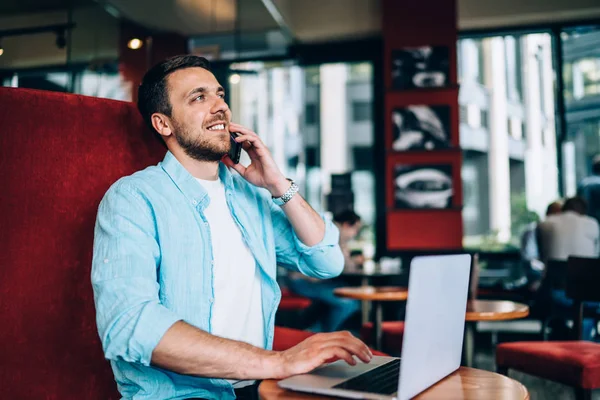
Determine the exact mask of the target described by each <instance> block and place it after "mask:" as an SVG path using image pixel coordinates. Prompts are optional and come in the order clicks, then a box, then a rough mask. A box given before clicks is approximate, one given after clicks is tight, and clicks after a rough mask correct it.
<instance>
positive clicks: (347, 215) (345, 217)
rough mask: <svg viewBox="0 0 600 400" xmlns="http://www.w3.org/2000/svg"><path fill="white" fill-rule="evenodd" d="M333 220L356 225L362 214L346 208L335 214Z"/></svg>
mask: <svg viewBox="0 0 600 400" xmlns="http://www.w3.org/2000/svg"><path fill="white" fill-rule="evenodd" d="M333 221H334V222H337V223H338V224H350V225H354V224H356V223H357V222H360V216H359V215H358V214H357V213H355V212H354V211H352V210H345V211H342V212H339V213H337V214H335V215H334V216H333Z"/></svg>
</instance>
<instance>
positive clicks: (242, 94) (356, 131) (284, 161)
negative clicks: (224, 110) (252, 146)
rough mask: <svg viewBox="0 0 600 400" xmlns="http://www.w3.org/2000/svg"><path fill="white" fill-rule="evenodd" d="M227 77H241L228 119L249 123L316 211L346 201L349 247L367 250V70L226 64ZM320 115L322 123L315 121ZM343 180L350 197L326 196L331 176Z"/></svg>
mask: <svg viewBox="0 0 600 400" xmlns="http://www.w3.org/2000/svg"><path fill="white" fill-rule="evenodd" d="M230 70H231V71H232V72H233V71H235V72H238V75H239V76H240V77H241V78H240V81H239V82H237V83H236V84H235V85H232V87H231V88H230V104H229V105H230V108H231V110H232V112H233V116H232V118H233V119H234V120H235V121H239V122H240V123H241V124H242V125H248V124H250V123H252V121H256V123H257V128H256V132H258V133H259V134H260V135H261V138H263V140H264V142H265V144H266V145H267V146H268V147H269V149H270V150H271V153H272V155H273V157H274V159H275V161H276V162H277V165H278V166H279V167H280V168H281V169H282V172H283V173H284V174H285V175H286V176H288V177H290V178H291V179H294V180H295V181H296V182H297V183H298V185H299V186H300V190H301V193H302V194H303V196H304V197H305V198H306V199H307V201H308V202H309V203H310V204H311V206H312V207H313V208H314V209H315V210H317V211H318V212H331V211H332V209H333V207H336V206H337V204H340V202H339V201H334V200H336V199H342V200H343V202H345V201H347V200H348V199H349V198H352V197H353V199H354V200H353V208H354V210H355V211H356V213H357V214H359V215H360V216H361V219H362V220H363V225H364V226H365V228H364V229H363V230H362V231H361V234H360V237H359V238H358V240H357V241H355V242H354V243H353V244H351V246H356V247H358V248H362V249H372V248H373V246H374V240H375V239H374V237H375V235H374V234H373V231H374V229H373V225H374V222H375V215H376V213H375V208H376V207H375V176H374V172H373V169H374V160H373V136H374V134H373V121H372V104H373V103H372V97H373V93H372V92H373V83H372V79H373V78H372V75H373V71H372V70H373V68H372V65H371V64H370V63H336V64H322V65H317V66H310V67H301V66H298V65H295V64H293V63H290V62H287V63H286V62H281V63H278V62H269V63H262V62H248V63H235V64H231V65H230ZM240 71H244V73H239V72H240ZM264 88H267V89H268V90H266V91H265V90H264ZM322 113H325V114H326V115H327V117H328V118H327V119H322V118H321V114H322ZM355 122H360V123H359V124H357V123H355ZM339 127H343V128H342V129H339ZM241 162H242V163H245V162H247V160H246V161H244V159H243V158H242V160H241ZM344 173H348V174H350V177H351V182H352V185H351V186H352V187H351V190H352V195H353V196H347V194H348V193H341V194H340V193H334V194H333V195H331V194H332V190H331V176H332V175H337V174H344ZM330 195H331V196H330ZM328 199H332V201H331V202H330V203H332V204H329V203H328V201H327V200H328ZM343 202H342V203H343ZM365 254H372V251H365Z"/></svg>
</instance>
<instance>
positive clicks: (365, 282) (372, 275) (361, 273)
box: [340, 268, 403, 325]
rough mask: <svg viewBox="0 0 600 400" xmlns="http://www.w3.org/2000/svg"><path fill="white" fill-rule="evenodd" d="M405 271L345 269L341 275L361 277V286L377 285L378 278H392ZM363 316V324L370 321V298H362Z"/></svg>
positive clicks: (348, 277) (354, 277)
mask: <svg viewBox="0 0 600 400" xmlns="http://www.w3.org/2000/svg"><path fill="white" fill-rule="evenodd" d="M402 275H403V272H402V270H401V269H399V270H394V271H385V272H384V271H382V270H381V269H379V268H377V269H374V270H364V269H358V270H348V271H347V270H344V271H343V272H342V274H341V275H340V276H341V277H343V278H346V279H360V281H361V286H377V285H374V284H373V280H374V279H377V278H390V277H398V276H402ZM361 308H362V310H361V313H362V315H361V317H362V323H363V325H364V324H365V323H367V322H369V319H370V314H371V303H370V302H369V301H368V300H361Z"/></svg>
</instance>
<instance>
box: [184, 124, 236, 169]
mask: <svg viewBox="0 0 600 400" xmlns="http://www.w3.org/2000/svg"><path fill="white" fill-rule="evenodd" d="M172 122H173V123H174V126H175V128H176V129H175V131H174V132H173V133H174V135H175V139H177V143H179V146H181V148H182V149H183V151H184V152H185V154H187V155H188V156H190V157H191V158H193V159H194V160H197V161H210V162H216V161H220V160H221V159H222V158H223V156H224V155H226V154H227V153H229V150H230V148H231V143H230V142H229V140H226V141H218V137H216V136H215V137H212V138H207V137H205V136H204V135H202V134H201V135H194V134H191V133H190V132H189V130H187V129H185V128H183V127H182V126H181V125H179V124H178V123H176V122H175V121H172ZM195 136H196V138H195V139H194V137H195ZM210 139H212V140H210Z"/></svg>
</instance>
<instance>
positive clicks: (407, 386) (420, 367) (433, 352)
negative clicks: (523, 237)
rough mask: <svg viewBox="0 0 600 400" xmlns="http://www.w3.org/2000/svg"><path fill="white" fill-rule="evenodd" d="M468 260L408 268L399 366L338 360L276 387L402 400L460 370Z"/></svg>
mask: <svg viewBox="0 0 600 400" xmlns="http://www.w3.org/2000/svg"><path fill="white" fill-rule="evenodd" d="M470 267H471V256H470V255H468V254H457V255H443V256H422V257H415V258H413V260H412V262H411V265H410V276H409V283H408V288H409V291H408V292H409V295H408V300H407V304H406V319H405V325H404V337H403V342H402V360H400V358H396V357H380V356H375V357H373V359H372V360H371V362H370V363H368V364H365V363H362V362H361V361H360V360H358V358H356V360H357V365H355V366H351V365H348V364H347V363H346V362H345V361H343V360H339V361H336V362H333V363H331V364H328V365H325V366H321V367H319V368H317V369H315V370H314V371H312V372H310V373H308V374H302V375H296V376H292V377H290V378H287V379H283V380H281V381H279V383H278V384H279V386H281V387H282V388H285V389H289V390H296V391H301V392H309V393H318V394H324V395H329V396H337V397H344V398H352V399H395V400H406V399H410V398H412V397H414V396H416V395H417V394H419V393H421V392H422V391H424V390H425V389H427V388H429V387H430V386H431V385H433V384H435V383H437V382H439V381H440V380H442V379H443V378H444V377H446V376H448V375H449V374H451V373H452V372H454V371H456V370H457V369H458V367H459V366H460V361H461V355H462V345H463V333H464V326H465V313H466V308H467V295H468V291H469V272H470Z"/></svg>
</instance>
